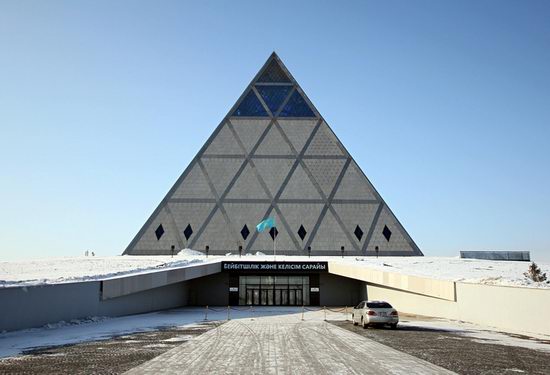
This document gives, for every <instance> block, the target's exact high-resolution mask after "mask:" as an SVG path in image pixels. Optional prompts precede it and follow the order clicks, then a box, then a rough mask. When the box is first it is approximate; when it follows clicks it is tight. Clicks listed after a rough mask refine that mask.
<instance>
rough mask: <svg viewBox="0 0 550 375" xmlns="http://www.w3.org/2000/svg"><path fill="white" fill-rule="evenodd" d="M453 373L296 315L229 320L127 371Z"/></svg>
mask: <svg viewBox="0 0 550 375" xmlns="http://www.w3.org/2000/svg"><path fill="white" fill-rule="evenodd" d="M279 373H281V374H407V375H408V374H453V372H451V371H448V370H446V369H444V368H442V367H438V366H436V365H433V364H431V363H429V362H426V361H424V360H422V359H419V358H416V357H413V356H411V355H408V354H405V353H403V352H400V351H397V350H395V349H392V348H390V347H388V346H385V345H382V344H380V343H377V342H375V341H373V340H370V339H368V338H366V337H363V336H360V335H357V334H355V333H352V332H349V331H347V330H344V329H342V328H339V327H336V326H334V325H332V324H330V323H327V322H325V321H323V320H320V319H316V320H308V321H302V320H301V319H300V314H293V315H286V316H275V317H262V318H257V319H239V320H231V321H229V322H227V323H225V324H222V325H220V326H218V327H217V328H215V329H212V330H210V331H209V332H207V333H205V334H203V335H201V336H199V337H198V338H196V339H195V340H194V341H191V342H189V343H187V344H184V345H180V346H178V347H176V348H174V349H172V350H170V351H168V352H166V353H164V354H162V355H160V356H158V357H156V358H154V359H152V360H150V361H148V362H146V363H144V364H142V365H141V366H138V367H136V368H134V369H132V370H130V371H128V372H127V374H279Z"/></svg>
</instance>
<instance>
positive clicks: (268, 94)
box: [256, 85, 292, 114]
mask: <svg viewBox="0 0 550 375" xmlns="http://www.w3.org/2000/svg"><path fill="white" fill-rule="evenodd" d="M256 89H258V92H259V93H260V95H261V97H262V99H263V100H264V102H265V104H267V106H268V108H269V110H270V111H271V113H273V114H275V113H276V112H277V110H278V109H279V108H281V104H283V102H284V101H285V99H286V97H287V96H288V93H289V92H290V90H292V86H264V85H257V86H256Z"/></svg>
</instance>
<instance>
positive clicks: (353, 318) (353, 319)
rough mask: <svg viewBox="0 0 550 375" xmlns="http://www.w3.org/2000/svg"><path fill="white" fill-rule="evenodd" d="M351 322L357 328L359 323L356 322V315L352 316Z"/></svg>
mask: <svg viewBox="0 0 550 375" xmlns="http://www.w3.org/2000/svg"><path fill="white" fill-rule="evenodd" d="M351 321H352V322H353V325H354V326H356V325H357V322H356V321H355V315H352V316H351Z"/></svg>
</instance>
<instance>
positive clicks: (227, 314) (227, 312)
mask: <svg viewBox="0 0 550 375" xmlns="http://www.w3.org/2000/svg"><path fill="white" fill-rule="evenodd" d="M229 319H230V317H229V305H228V306H227V320H229Z"/></svg>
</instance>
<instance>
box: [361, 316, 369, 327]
mask: <svg viewBox="0 0 550 375" xmlns="http://www.w3.org/2000/svg"><path fill="white" fill-rule="evenodd" d="M361 325H362V326H363V328H369V323H367V322H365V320H364V319H363V317H361Z"/></svg>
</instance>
